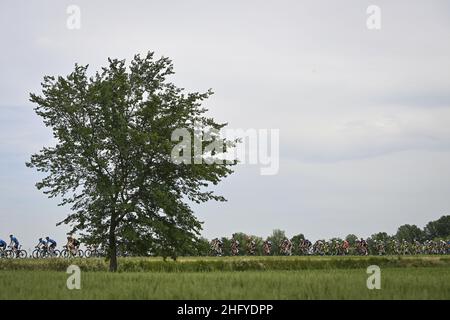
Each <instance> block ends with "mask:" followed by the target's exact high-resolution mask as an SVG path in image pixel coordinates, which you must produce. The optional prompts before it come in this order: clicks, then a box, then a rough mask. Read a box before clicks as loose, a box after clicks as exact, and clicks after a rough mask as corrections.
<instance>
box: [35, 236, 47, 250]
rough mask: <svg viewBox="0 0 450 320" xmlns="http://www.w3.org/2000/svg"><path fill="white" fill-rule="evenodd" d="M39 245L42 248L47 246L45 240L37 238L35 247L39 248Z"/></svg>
mask: <svg viewBox="0 0 450 320" xmlns="http://www.w3.org/2000/svg"><path fill="white" fill-rule="evenodd" d="M41 247H42V248H44V247H47V242H46V241H45V240H44V239H42V238H39V242H38V244H37V245H36V248H37V249H40V248H41Z"/></svg>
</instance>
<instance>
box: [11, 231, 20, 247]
mask: <svg viewBox="0 0 450 320" xmlns="http://www.w3.org/2000/svg"><path fill="white" fill-rule="evenodd" d="M9 239H10V240H11V243H10V244H9V245H10V247H11V248H12V249H13V250H18V249H19V240H17V238H16V237H14V235H12V234H10V235H9Z"/></svg>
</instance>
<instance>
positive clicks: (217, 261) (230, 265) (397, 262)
mask: <svg viewBox="0 0 450 320" xmlns="http://www.w3.org/2000/svg"><path fill="white" fill-rule="evenodd" d="M71 264H76V265H78V266H79V267H80V268H81V270H83V271H107V270H108V262H107V261H106V260H105V259H99V258H93V259H59V258H58V259H39V260H33V259H25V260H16V259H13V260H6V259H1V260H0V270H41V271H46V270H47V271H65V270H66V269H67V267H68V266H69V265H71ZM373 264H375V265H378V266H380V267H388V268H405V267H450V257H449V256H407V257H405V256H383V257H378V256H369V257H210V258H203V257H192V258H189V257H187V258H181V259H179V260H178V261H163V260H162V259H159V258H121V259H119V272H213V271H294V270H334V269H358V268H366V267H367V266H369V265H373Z"/></svg>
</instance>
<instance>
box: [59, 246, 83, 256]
mask: <svg viewBox="0 0 450 320" xmlns="http://www.w3.org/2000/svg"><path fill="white" fill-rule="evenodd" d="M83 256H84V252H83V250H81V249H78V248H75V249H69V248H68V247H67V245H65V246H64V249H63V250H62V251H61V253H60V257H63V258H83Z"/></svg>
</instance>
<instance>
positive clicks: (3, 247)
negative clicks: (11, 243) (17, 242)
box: [0, 239, 7, 250]
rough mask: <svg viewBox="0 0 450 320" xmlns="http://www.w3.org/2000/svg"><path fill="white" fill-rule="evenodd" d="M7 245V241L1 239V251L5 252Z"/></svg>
mask: <svg viewBox="0 0 450 320" xmlns="http://www.w3.org/2000/svg"><path fill="white" fill-rule="evenodd" d="M6 245H7V243H6V242H5V241H3V240H2V239H0V249H1V250H5V249H6Z"/></svg>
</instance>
